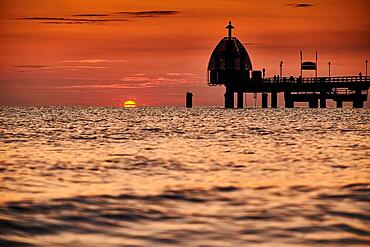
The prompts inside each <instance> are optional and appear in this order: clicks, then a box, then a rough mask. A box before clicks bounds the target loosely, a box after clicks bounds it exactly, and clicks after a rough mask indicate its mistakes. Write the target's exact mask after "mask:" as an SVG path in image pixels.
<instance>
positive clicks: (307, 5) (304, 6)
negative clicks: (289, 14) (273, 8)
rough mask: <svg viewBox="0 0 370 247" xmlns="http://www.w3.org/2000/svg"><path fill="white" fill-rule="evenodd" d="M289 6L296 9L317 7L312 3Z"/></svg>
mask: <svg viewBox="0 0 370 247" xmlns="http://www.w3.org/2000/svg"><path fill="white" fill-rule="evenodd" d="M287 6H291V7H294V8H310V7H314V6H315V5H313V4H310V3H291V4H287Z"/></svg>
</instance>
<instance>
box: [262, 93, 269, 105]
mask: <svg viewBox="0 0 370 247" xmlns="http://www.w3.org/2000/svg"><path fill="white" fill-rule="evenodd" d="M267 100H268V94H267V93H262V108H267Z"/></svg>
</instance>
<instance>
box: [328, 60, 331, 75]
mask: <svg viewBox="0 0 370 247" xmlns="http://www.w3.org/2000/svg"><path fill="white" fill-rule="evenodd" d="M328 65H329V78H330V72H331V71H330V66H331V62H329V63H328Z"/></svg>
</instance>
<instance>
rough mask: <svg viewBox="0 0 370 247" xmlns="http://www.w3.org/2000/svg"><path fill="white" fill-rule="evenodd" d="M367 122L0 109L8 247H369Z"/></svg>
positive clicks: (338, 116) (343, 117)
mask: <svg viewBox="0 0 370 247" xmlns="http://www.w3.org/2000/svg"><path fill="white" fill-rule="evenodd" d="M369 245H370V109H333V108H327V109H308V108H293V109H283V108H280V109H257V108H249V109H223V108H218V107H195V108H192V109H186V108H183V107H137V108H133V109H124V108H119V107H7V106H1V107H0V246H26V247H27V246H45V247H46V246H48V247H49V246H59V247H61V246H63V247H64V246H76V247H77V246H78V247H80V246H82V247H85V246H86V247H87V246H89V247H90V246H108V247H116V246H117V247H118V246H120V247H121V246H369Z"/></svg>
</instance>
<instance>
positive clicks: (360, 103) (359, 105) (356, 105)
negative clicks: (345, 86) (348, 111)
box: [353, 90, 364, 108]
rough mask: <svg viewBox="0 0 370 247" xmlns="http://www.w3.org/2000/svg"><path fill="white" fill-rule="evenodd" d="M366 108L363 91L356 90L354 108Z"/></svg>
mask: <svg viewBox="0 0 370 247" xmlns="http://www.w3.org/2000/svg"><path fill="white" fill-rule="evenodd" d="M363 107H364V101H363V100H362V97H361V90H356V93H355V98H354V100H353V108H363Z"/></svg>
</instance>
